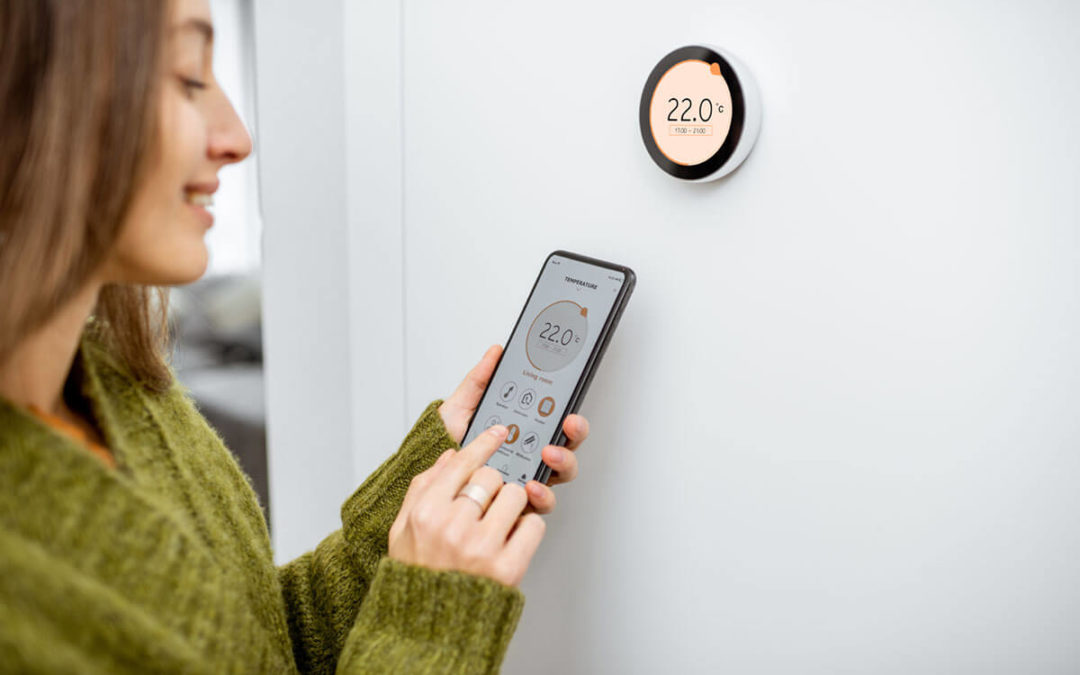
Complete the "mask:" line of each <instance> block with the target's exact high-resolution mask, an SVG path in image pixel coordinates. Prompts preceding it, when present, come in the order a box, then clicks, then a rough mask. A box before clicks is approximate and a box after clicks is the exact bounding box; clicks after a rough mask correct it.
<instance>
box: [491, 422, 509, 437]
mask: <svg viewBox="0 0 1080 675" xmlns="http://www.w3.org/2000/svg"><path fill="white" fill-rule="evenodd" d="M488 431H489V432H491V435H492V436H494V437H495V438H506V427H504V426H503V425H501V424H496V425H494V426H491V427H488Z"/></svg>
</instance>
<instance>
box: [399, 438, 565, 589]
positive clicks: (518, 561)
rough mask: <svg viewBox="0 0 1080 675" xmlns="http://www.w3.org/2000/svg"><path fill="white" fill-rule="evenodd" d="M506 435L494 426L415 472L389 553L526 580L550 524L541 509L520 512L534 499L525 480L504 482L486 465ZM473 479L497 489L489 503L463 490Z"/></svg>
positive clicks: (511, 581) (506, 580)
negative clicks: (522, 482)
mask: <svg viewBox="0 0 1080 675" xmlns="http://www.w3.org/2000/svg"><path fill="white" fill-rule="evenodd" d="M505 439H506V427H504V426H502V425H501V424H500V425H496V426H493V427H491V428H490V429H488V430H486V431H485V432H484V433H482V434H480V435H479V436H477V437H476V439H475V440H474V441H473V442H472V443H469V444H468V445H467V446H465V447H464V448H462V449H461V451H460V452H458V451H456V450H453V449H450V450H447V451H446V452H444V453H443V454H442V455H440V456H439V459H438V460H436V461H435V464H433V465H432V466H431V468H429V469H428V470H427V471H423V472H421V473H419V474H417V475H416V476H415V477H414V478H413V479H412V482H411V483H410V484H409V490H408V492H406V493H405V499H404V501H403V502H402V504H401V511H399V512H398V515H397V518H396V519H395V520H394V524H393V525H392V526H391V527H390V549H389V555H390V557H391V558H394V559H395V560H400V561H401V562H405V563H410V564H413V565H423V566H424V567H429V568H431V569H437V570H442V569H446V570H460V571H462V572H468V573H469V574H475V575H479V576H485V577H490V578H492V579H495V580H496V581H499V582H501V583H503V584H505V585H507V586H517V585H518V584H519V583H520V582H521V578H522V577H523V576H525V570H527V569H528V567H529V563H530V561H532V557H533V554H534V553H536V549H537V547H538V546H539V545H540V540H541V539H543V537H544V530H545V528H546V525H545V524H544V520H543V518H541V517H540V516H539V515H537V514H535V513H529V514H526V515H521V512H522V510H523V509H524V508H525V506H526V505H527V504H528V499H527V497H526V495H525V490H523V489H522V488H521V486H520V485H518V484H517V483H503V479H502V474H500V473H499V472H498V471H496V470H495V469H492V468H491V467H489V466H484V463H485V462H486V461H487V460H488V458H489V457H491V456H492V455H493V454H495V451H496V450H497V449H498V448H499V446H500V445H502V442H503V441H504V440H505ZM467 483H468V484H476V485H480V486H481V487H483V488H484V489H485V490H486V492H487V493H488V494H490V495H492V497H491V498H490V500H489V501H488V503H487V504H484V505H478V504H477V503H476V502H474V501H473V500H472V499H469V498H466V497H458V492H459V491H460V490H461V488H462V487H463V486H465V485H466V484H467Z"/></svg>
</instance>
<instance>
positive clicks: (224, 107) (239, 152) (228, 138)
mask: <svg viewBox="0 0 1080 675" xmlns="http://www.w3.org/2000/svg"><path fill="white" fill-rule="evenodd" d="M213 93H214V94H216V95H215V96H214V100H213V104H212V106H211V109H210V110H209V111H208V112H209V113H210V130H209V131H210V133H209V138H208V147H207V154H208V155H209V157H210V159H212V160H214V161H216V162H220V163H221V164H222V165H225V164H235V163H236V162H240V161H242V160H243V159H244V158H245V157H247V156H248V155H250V154H251V134H249V133H248V130H247V128H245V127H244V123H243V122H242V121H241V120H240V116H239V115H237V114H236V109H235V108H233V105H232V103H231V102H230V101H229V98H228V97H227V96H226V95H225V92H223V91H222V90H221V88H220V87H214V90H213Z"/></svg>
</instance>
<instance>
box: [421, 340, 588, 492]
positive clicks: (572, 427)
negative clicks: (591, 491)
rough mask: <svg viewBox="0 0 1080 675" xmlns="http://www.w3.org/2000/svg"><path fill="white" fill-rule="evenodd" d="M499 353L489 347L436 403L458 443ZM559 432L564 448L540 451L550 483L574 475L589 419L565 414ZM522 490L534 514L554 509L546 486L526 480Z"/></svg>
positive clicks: (574, 476) (492, 370)
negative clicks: (462, 377)
mask: <svg viewBox="0 0 1080 675" xmlns="http://www.w3.org/2000/svg"><path fill="white" fill-rule="evenodd" d="M501 355H502V347H500V346H499V345H493V346H492V347H490V348H489V349H488V350H487V353H485V354H484V357H483V358H482V359H480V363H478V364H476V367H475V368H473V369H472V370H471V371H469V374H468V375H466V376H465V379H464V380H462V381H461V384H459V385H458V388H457V389H456V390H455V391H454V393H453V394H451V395H450V398H448V399H446V400H445V401H443V404H442V405H441V406H439V415H440V416H441V417H442V420H443V424H444V425H445V426H446V430H447V431H448V432H450V436H451V437H452V438H453V439H454V440H455V441H457V442H458V443H460V442H461V440H462V439H463V438H465V429H466V428H467V427H468V426H469V420H470V419H472V416H473V413H475V412H476V407H477V406H479V405H480V397H481V396H483V395H484V389H486V388H487V385H488V382H489V381H490V380H491V376H492V374H494V372H495V365H496V364H497V363H498V362H499V357H500V356H501ZM563 431H564V432H565V433H566V438H567V444H566V446H565V447H563V446H558V445H548V446H546V447H545V448H544V449H543V450H542V451H541V453H540V456H541V458H543V460H544V463H545V464H547V465H548V466H550V467H551V479H550V482H551V484H552V485H558V484H559V483H569V482H570V481H572V480H574V478H576V477H577V473H578V461H577V456H576V455H575V454H574V451H575V450H577V449H578V447H579V446H580V445H581V444H582V442H584V441H585V439H586V438H588V436H589V421H588V420H587V419H585V418H584V417H582V416H581V415H567V416H566V420H564V421H563ZM525 489H526V490H527V492H528V496H529V504H530V505H531V506H532V508H533V509H535V510H536V511H537V512H538V513H551V511H552V510H553V509H554V508H555V493H554V492H552V490H551V488H550V487H548V486H547V485H544V484H543V483H541V482H540V481H537V480H531V481H529V482H528V483H526V485H525Z"/></svg>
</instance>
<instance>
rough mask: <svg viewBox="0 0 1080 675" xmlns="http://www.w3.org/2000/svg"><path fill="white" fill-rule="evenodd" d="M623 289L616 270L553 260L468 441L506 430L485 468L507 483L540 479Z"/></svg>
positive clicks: (514, 334)
mask: <svg viewBox="0 0 1080 675" xmlns="http://www.w3.org/2000/svg"><path fill="white" fill-rule="evenodd" d="M624 283H626V278H625V274H624V273H623V272H621V271H618V270H613V269H610V268H607V267H601V266H599V265H594V264H591V263H587V262H584V261H580V260H575V259H573V258H568V257H565V256H561V255H558V254H555V255H552V256H551V257H549V258H548V260H547V262H546V263H545V265H544V269H543V270H542V271H541V273H540V278H539V280H538V281H537V282H536V286H535V287H534V288H533V291H532V294H531V295H529V299H528V300H527V301H526V303H525V309H524V311H523V312H522V314H521V318H520V319H519V320H518V324H517V325H516V326H515V327H514V330H513V332H512V333H511V334H510V340H509V342H508V343H507V345H506V348H505V350H504V352H503V356H502V360H501V361H500V362H499V366H498V368H497V369H496V370H495V374H494V375H493V376H492V379H491V382H490V383H489V384H488V388H487V392H485V394H484V398H483V399H482V400H481V401H480V405H479V407H478V408H477V410H476V414H475V416H474V417H473V420H472V423H471V424H470V426H469V431H468V432H467V433H466V434H465V439H464V441H463V442H462V445H467V444H468V443H470V442H471V441H472V440H473V439H474V438H476V436H478V435H479V434H481V433H483V431H484V430H485V429H487V428H488V427H491V426H494V425H496V424H504V425H506V427H507V428H508V429H509V434H508V435H507V437H506V441H505V442H504V443H503V445H502V447H500V448H499V449H498V450H497V451H496V452H495V454H494V455H492V456H491V459H489V460H488V462H487V464H488V466H491V467H493V468H495V469H498V470H499V472H500V473H502V475H503V480H505V481H513V482H516V483H518V484H519V485H522V486H524V485H525V483H527V482H528V481H529V480H531V479H533V478H534V477H536V474H537V470H538V469H539V468H540V462H541V458H540V451H541V450H542V449H543V448H544V447H545V446H546V445H548V444H550V443H551V442H552V441H553V440H554V439H555V437H556V436H558V434H559V430H560V429H559V427H560V425H561V421H562V419H563V413H564V412H565V411H566V407H567V405H568V404H569V401H570V398H571V396H572V395H573V393H574V389H575V388H576V386H577V384H578V380H579V379H581V376H582V373H583V372H584V370H585V366H586V364H587V363H588V362H589V355H590V354H592V352H593V350H594V349H595V348H596V346H597V340H599V339H600V337H601V333H602V332H603V331H602V329H603V327H604V325H605V323H606V321H607V319H608V316H609V315H610V314H611V311H612V309H613V308H614V306H615V302H616V300H617V299H618V297H619V291H620V290H621V289H622V286H623V284H624Z"/></svg>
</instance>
